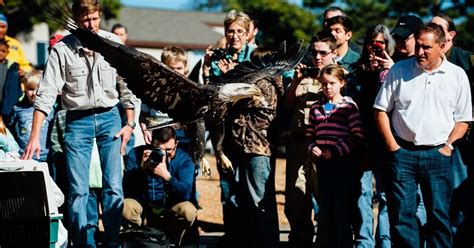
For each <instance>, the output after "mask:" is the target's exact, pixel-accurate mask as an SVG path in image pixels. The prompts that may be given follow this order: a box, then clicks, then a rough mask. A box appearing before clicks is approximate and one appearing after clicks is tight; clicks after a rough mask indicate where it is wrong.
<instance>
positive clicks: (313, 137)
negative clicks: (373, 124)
mask: <svg viewBox="0 0 474 248" xmlns="http://www.w3.org/2000/svg"><path fill="white" fill-rule="evenodd" d="M326 103H327V100H326V99H323V100H322V101H316V102H315V103H314V104H313V105H312V106H311V111H310V113H309V125H308V128H307V130H306V137H307V138H308V141H309V145H308V151H309V153H311V149H312V148H313V147H314V146H317V147H319V149H321V151H323V152H324V151H325V150H329V152H330V153H331V157H333V158H336V157H344V156H347V155H349V154H351V153H352V152H354V151H355V150H357V149H359V148H360V147H361V146H362V145H363V142H364V134H363V129H362V121H361V118H360V114H359V109H358V108H357V105H356V103H355V102H354V101H353V100H352V99H351V98H350V97H343V99H342V100H341V101H340V102H339V103H337V104H336V105H335V106H334V108H332V109H331V110H327V111H326V112H325V109H324V104H326Z"/></svg>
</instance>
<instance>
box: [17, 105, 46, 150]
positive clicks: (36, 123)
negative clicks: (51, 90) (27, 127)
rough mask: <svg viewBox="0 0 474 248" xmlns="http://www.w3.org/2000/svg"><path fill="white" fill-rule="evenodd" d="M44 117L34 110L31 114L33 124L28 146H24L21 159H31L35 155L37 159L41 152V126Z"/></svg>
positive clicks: (40, 112)
mask: <svg viewBox="0 0 474 248" xmlns="http://www.w3.org/2000/svg"><path fill="white" fill-rule="evenodd" d="M45 117H46V115H45V114H44V113H43V112H42V111H40V110H35V111H34V112H33V124H32V127H31V133H30V139H29V141H28V144H26V148H25V151H24V152H23V155H22V156H21V159H32V158H33V155H34V154H36V158H38V159H39V157H40V151H41V144H40V134H41V126H42V125H43V121H44V119H45Z"/></svg>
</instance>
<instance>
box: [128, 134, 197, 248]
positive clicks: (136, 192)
mask: <svg viewBox="0 0 474 248" xmlns="http://www.w3.org/2000/svg"><path fill="white" fill-rule="evenodd" d="M193 182H194V163H193V161H192V159H191V157H190V156H189V154H188V153H187V152H185V151H184V150H182V149H181V148H179V147H178V141H177V139H176V131H175V130H174V129H173V128H172V127H164V128H161V129H158V130H155V131H154V132H153V140H152V145H151V146H150V145H143V146H138V147H135V148H133V149H131V150H130V151H129V153H128V154H127V155H126V156H125V173H124V178H123V190H124V194H125V200H124V209H123V218H124V219H125V220H126V222H127V223H128V224H130V225H132V226H149V227H155V228H158V229H160V230H163V231H164V232H165V233H166V234H167V235H168V237H169V238H170V240H171V242H172V243H174V244H175V245H177V246H179V245H181V241H182V238H183V235H184V233H185V232H186V230H187V229H188V228H189V227H190V226H191V225H192V224H193V223H194V220H195V219H196V216H197V210H196V207H195V206H194V204H192V203H191V202H190V201H189V200H190V199H191V198H192V193H191V192H192V185H193Z"/></svg>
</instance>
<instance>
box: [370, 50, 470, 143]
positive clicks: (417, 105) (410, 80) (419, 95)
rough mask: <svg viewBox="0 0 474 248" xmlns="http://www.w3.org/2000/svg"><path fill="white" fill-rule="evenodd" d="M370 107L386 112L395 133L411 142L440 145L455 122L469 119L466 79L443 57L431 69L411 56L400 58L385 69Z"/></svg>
mask: <svg viewBox="0 0 474 248" xmlns="http://www.w3.org/2000/svg"><path fill="white" fill-rule="evenodd" d="M374 108H376V109H379V110H382V111H385V112H387V113H389V116H391V118H390V120H391V125H392V131H393V134H394V135H395V136H398V137H400V138H402V139H404V140H406V141H409V142H413V143H414V144H415V145H439V144H443V143H445V142H446V141H447V140H448V137H449V134H450V133H451V131H452V130H453V128H454V124H455V123H456V122H469V121H472V112H471V109H472V105H471V90H470V87H469V80H468V78H467V75H466V73H465V72H464V70H463V69H462V68H460V67H458V66H456V65H454V64H452V63H451V62H449V61H448V60H447V59H446V58H443V62H442V63H441V65H440V66H439V67H438V68H437V69H435V70H434V71H431V72H426V71H425V70H424V69H422V68H420V66H419V65H418V63H417V62H416V59H415V58H410V59H407V60H403V61H400V62H399V63H396V64H395V65H393V67H392V68H391V70H390V71H389V72H388V74H387V77H386V79H385V82H384V84H383V85H382V87H381V88H380V91H379V93H378V95H377V98H376V99H375V103H374Z"/></svg>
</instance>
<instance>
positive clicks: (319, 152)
mask: <svg viewBox="0 0 474 248" xmlns="http://www.w3.org/2000/svg"><path fill="white" fill-rule="evenodd" d="M319 81H320V82H321V86H322V89H323V93H324V97H322V98H321V99H320V100H318V101H316V102H315V103H314V104H313V106H312V107H311V111H310V117H309V126H308V129H307V131H306V137H307V138H308V139H309V145H308V152H309V154H310V155H311V156H312V158H314V159H313V160H314V161H315V163H316V168H317V171H318V172H317V176H318V182H319V194H318V196H317V199H318V203H319V207H320V208H319V223H318V233H317V239H316V244H317V246H318V247H353V241H352V230H351V224H352V212H353V211H354V209H355V204H356V201H355V200H356V199H355V196H356V186H357V179H358V177H357V175H356V171H357V166H358V164H357V163H358V160H357V159H356V157H357V156H354V155H357V153H358V151H357V150H358V149H359V148H360V147H361V146H362V142H363V140H364V135H363V131H362V122H361V120H360V115H359V110H358V109H357V106H356V104H355V103H354V101H352V99H351V98H349V97H345V96H342V95H341V88H342V87H343V86H344V85H345V84H346V81H345V75H344V69H343V68H342V67H341V66H339V65H328V66H326V67H324V68H323V69H322V70H321V73H320V75H319Z"/></svg>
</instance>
